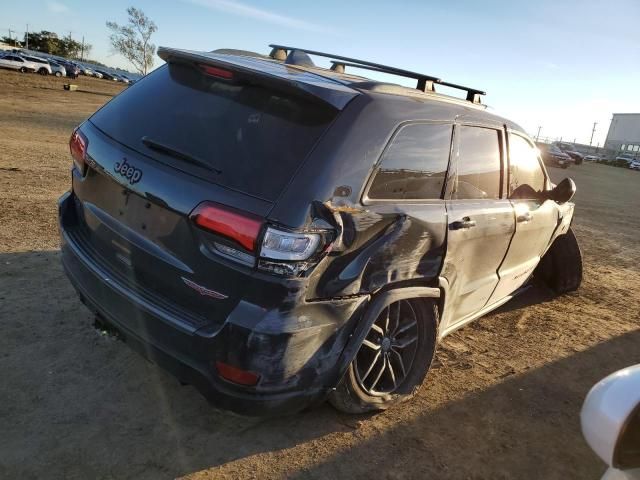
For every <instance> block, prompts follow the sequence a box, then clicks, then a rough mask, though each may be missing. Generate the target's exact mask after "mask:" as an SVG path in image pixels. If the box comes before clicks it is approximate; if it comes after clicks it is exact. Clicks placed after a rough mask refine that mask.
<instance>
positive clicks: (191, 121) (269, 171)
mask: <svg viewBox="0 0 640 480" xmlns="http://www.w3.org/2000/svg"><path fill="white" fill-rule="evenodd" d="M335 115H336V110H334V109H333V108H331V107H329V106H327V105H325V104H321V103H316V102H313V101H311V100H307V99H306V98H302V97H299V96H294V95H291V94H288V93H283V92H281V91H279V90H274V89H272V88H268V87H266V86H264V85H261V84H259V83H247V82H245V83H241V84H240V83H234V82H229V81H225V80H220V79H216V78H215V77H211V76H207V75H204V74H203V73H202V72H201V71H200V70H198V69H196V68H194V67H192V66H189V65H181V64H175V65H171V66H164V67H161V68H159V69H158V70H156V71H155V72H153V73H152V74H150V75H149V76H147V77H145V78H144V79H142V80H141V81H139V82H137V83H136V84H135V85H133V86H131V87H129V88H128V89H127V90H125V91H124V92H123V93H121V94H120V95H118V96H117V97H115V98H114V99H113V100H112V101H111V102H109V103H108V104H107V105H106V106H105V107H103V108H102V109H101V110H99V111H98V112H97V113H96V114H95V115H94V116H93V117H91V122H92V123H93V124H94V125H95V126H96V127H98V128H99V129H100V130H102V131H103V132H104V133H106V134H107V135H109V136H110V137H112V138H114V139H115V140H116V141H118V142H120V143H123V144H125V145H127V146H128V147H130V148H133V149H135V150H138V151H139V152H141V153H144V154H145V155H148V156H150V157H153V158H155V159H156V160H159V161H161V162H163V163H168V164H170V165H171V166H173V167H176V168H178V169H180V170H183V171H187V172H189V173H193V174H196V175H198V176H200V177H203V178H206V179H208V180H210V181H212V182H215V183H217V184H219V185H223V186H226V187H229V188H232V189H234V190H238V191H241V192H244V193H248V194H250V195H253V196H256V197H260V198H264V199H266V200H275V199H276V198H277V197H278V195H279V194H280V192H281V191H282V190H283V189H284V187H285V186H286V185H287V183H288V182H289V181H290V180H291V178H292V176H293V174H294V173H295V171H296V170H297V168H298V167H299V166H300V165H301V164H302V162H303V161H304V159H305V158H306V157H307V155H308V154H309V153H310V151H311V150H312V149H313V147H314V145H315V144H316V142H317V141H318V140H319V138H320V136H321V135H322V134H323V132H324V131H325V130H326V129H327V127H328V126H329V124H330V123H331V121H332V120H333V118H334V117H335ZM142 138H146V139H150V140H152V141H154V142H157V143H159V144H161V145H163V146H166V147H169V148H170V149H171V150H172V151H176V152H179V153H180V154H183V155H182V158H180V155H177V156H176V155H170V154H167V153H166V151H165V152H163V151H158V149H152V148H150V147H149V146H148V144H149V142H147V144H145V143H143V142H142ZM185 157H191V158H193V159H196V161H195V162H189V161H185ZM97 160H98V161H99V159H97ZM198 163H200V165H198ZM207 165H208V166H210V167H211V168H210V169H208V168H203V166H204V167H206V166H207ZM215 170H217V171H219V172H220V173H215Z"/></svg>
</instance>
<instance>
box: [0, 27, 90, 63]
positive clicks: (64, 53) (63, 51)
mask: <svg viewBox="0 0 640 480" xmlns="http://www.w3.org/2000/svg"><path fill="white" fill-rule="evenodd" d="M0 41H2V42H4V43H7V44H9V45H14V46H16V47H19V48H26V47H27V44H28V45H29V50H34V51H37V52H42V53H48V54H50V55H57V56H59V57H66V58H83V59H86V58H87V56H88V55H89V54H90V52H91V49H92V46H91V45H90V44H89V43H81V42H78V41H76V40H74V39H73V38H71V37H70V36H67V37H65V36H60V35H58V34H57V33H55V32H49V31H48V30H41V31H40V32H30V33H29V38H28V41H27V34H26V33H25V35H24V39H23V41H17V40H16V39H14V38H9V37H6V36H5V37H0Z"/></svg>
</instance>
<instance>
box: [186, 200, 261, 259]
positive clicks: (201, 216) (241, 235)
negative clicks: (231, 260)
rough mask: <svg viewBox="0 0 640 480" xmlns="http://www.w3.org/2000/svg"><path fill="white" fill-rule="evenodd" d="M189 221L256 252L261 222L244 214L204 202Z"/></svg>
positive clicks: (258, 218) (257, 218)
mask: <svg viewBox="0 0 640 480" xmlns="http://www.w3.org/2000/svg"><path fill="white" fill-rule="evenodd" d="M191 219H192V220H193V221H194V222H195V224H196V225H198V226H199V227H200V228H204V229H205V230H209V231H210V232H213V233H215V234H217V235H221V236H223V237H226V238H228V239H230V240H233V241H234V242H236V243H238V244H239V245H240V246H242V247H243V248H244V249H245V250H248V251H249V252H252V253H253V252H255V251H256V244H257V241H258V235H259V234H260V229H261V228H262V223H263V220H262V219H261V218H260V217H257V216H255V215H251V214H249V213H246V212H241V211H239V210H236V209H233V208H230V207H225V206H222V205H218V204H215V203H210V202H204V203H201V204H200V205H198V206H197V207H196V208H195V209H194V210H193V212H191Z"/></svg>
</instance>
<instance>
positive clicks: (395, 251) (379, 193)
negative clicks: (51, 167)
mask: <svg viewBox="0 0 640 480" xmlns="http://www.w3.org/2000/svg"><path fill="white" fill-rule="evenodd" d="M272 47H274V48H273V50H272V52H271V54H270V55H269V56H266V55H259V54H255V53H251V52H245V51H238V50H218V51H215V52H210V53H208V52H194V51H185V50H175V49H169V48H161V49H160V50H159V55H160V57H161V58H163V59H164V60H165V61H166V65H164V66H162V67H161V68H159V69H157V70H156V71H154V72H153V73H151V74H150V75H148V76H146V77H145V78H143V79H141V80H140V81H139V82H137V83H136V84H135V85H133V86H132V87H130V88H129V89H127V90H125V91H123V92H122V93H121V94H119V95H118V96H117V97H115V98H114V99H113V100H111V101H110V102H109V103H107V104H106V105H105V106H104V107H103V108H101V109H100V110H99V111H98V112H96V113H95V114H94V115H93V116H92V117H91V118H90V119H89V120H87V121H86V122H84V123H83V124H82V125H81V126H80V127H79V128H78V129H77V130H76V131H75V132H74V133H73V135H72V137H71V141H70V148H71V155H72V157H73V160H74V165H73V168H72V188H71V191H69V192H68V193H66V194H65V195H63V196H62V198H61V199H60V201H59V217H60V218H59V221H60V231H61V237H62V259H63V263H64V267H65V270H66V272H67V275H68V276H69V278H70V280H71V282H72V283H73V285H74V286H75V288H76V289H77V291H78V293H79V295H80V298H81V299H82V301H83V302H84V303H85V304H86V305H87V306H88V307H89V308H90V309H91V310H92V311H94V312H95V313H96V316H97V319H98V321H99V322H102V324H103V325H106V326H109V327H111V328H113V329H115V330H117V331H118V332H119V333H120V334H121V336H122V338H123V339H124V340H125V341H126V342H127V343H129V344H130V345H132V346H133V347H134V348H136V349H137V350H139V351H140V352H141V353H142V354H143V355H145V356H146V357H147V358H149V359H151V360H153V361H154V362H156V363H158V364H160V365H162V366H163V367H165V368H167V369H168V370H170V371H171V372H172V373H173V374H175V375H176V376H177V377H178V378H179V379H180V380H181V381H182V382H185V383H189V384H191V385H194V386H196V387H197V388H198V389H199V390H200V391H201V392H202V393H204V394H205V395H206V396H207V397H208V398H210V399H211V400H212V401H214V403H216V404H217V405H220V406H222V407H223V408H227V409H231V410H235V411H237V412H242V413H245V414H254V415H258V414H272V413H282V412H291V411H296V410H300V409H302V408H304V407H306V406H309V405H311V404H314V403H317V402H320V401H322V400H324V399H325V398H327V397H328V398H329V400H330V401H331V403H332V404H333V405H334V406H336V407H337V408H339V409H341V410H344V411H347V412H363V411H369V410H375V409H384V408H387V407H389V406H391V405H393V404H395V403H398V402H400V401H402V400H405V399H407V398H409V397H410V396H411V395H412V394H413V392H414V391H415V390H416V388H417V387H418V386H419V385H420V383H421V382H422V381H423V379H424V377H425V375H426V373H427V371H428V369H429V366H430V364H431V361H432V359H433V356H434V351H435V348H436V344H437V342H438V341H439V340H440V339H442V338H443V337H444V336H445V335H447V334H449V333H451V332H452V331H454V330H456V329H458V328H460V327H461V326H463V325H465V324H467V323H468V322H470V321H471V320H473V319H475V318H478V317H479V316H481V315H483V314H485V313H487V312H489V311H490V310H493V309H495V308H496V307H498V306H500V305H502V304H504V303H505V302H506V301H508V300H509V299H510V298H512V297H513V296H514V295H515V294H517V293H518V292H519V291H521V290H522V288H523V286H524V285H525V284H526V283H527V282H528V281H529V280H530V279H532V278H533V276H534V272H535V278H538V279H541V280H542V281H545V282H546V283H547V284H548V285H549V286H550V287H552V288H554V289H555V290H556V291H558V292H565V291H569V290H573V289H576V288H577V287H578V286H579V284H580V281H581V276H582V270H581V258H580V250H579V248H578V245H577V243H576V240H575V237H574V236H573V234H572V232H571V229H570V225H571V220H572V216H573V208H574V207H573V204H572V203H569V200H570V199H571V197H572V195H573V192H574V190H575V186H574V185H573V182H572V181H571V180H565V181H563V182H561V183H560V184H559V185H558V186H554V185H552V184H551V182H550V180H549V177H548V175H547V173H546V171H545V168H544V165H543V164H542V162H541V160H540V158H539V157H538V151H537V149H536V148H535V145H534V144H533V142H532V141H531V140H530V139H529V137H528V136H527V135H526V134H525V133H524V131H523V130H522V129H521V128H520V127H519V126H518V125H516V124H514V123H513V122H511V121H509V120H506V119H504V118H501V117H498V116H496V115H494V114H491V113H488V112H487V111H486V110H485V108H484V107H483V105H482V104H481V103H480V96H481V95H482V94H483V92H481V91H479V90H475V89H471V88H466V87H461V86H459V85H454V84H451V83H447V82H443V81H442V80H440V79H438V78H436V77H432V76H428V75H423V74H419V73H414V72H409V71H405V70H400V69H397V68H393V67H386V66H384V65H377V64H374V63H371V62H366V61H362V60H357V59H351V58H346V57H342V56H338V55H331V54H323V53H321V52H313V51H308V50H306V51H305V50H302V49H296V48H290V47H283V46H272ZM309 55H321V56H324V57H329V58H330V59H332V60H333V64H332V65H333V66H332V67H331V68H330V69H325V68H319V67H316V66H315V65H314V64H313V62H312V61H311V59H310V56H309ZM345 68H348V69H351V68H359V69H370V70H374V71H383V72H386V73H391V74H395V75H400V76H404V77H409V78H413V79H415V80H417V84H418V85H417V88H415V89H413V88H406V87H401V86H398V85H393V84H388V83H381V82H377V81H372V80H370V79H368V78H365V77H361V76H355V75H352V74H348V73H345ZM441 86H447V87H450V88H453V89H459V90H462V91H464V92H465V93H466V98H462V99H461V98H456V97H452V96H447V95H443V94H441V93H436V89H438V90H440V87H441ZM541 259H542V261H541Z"/></svg>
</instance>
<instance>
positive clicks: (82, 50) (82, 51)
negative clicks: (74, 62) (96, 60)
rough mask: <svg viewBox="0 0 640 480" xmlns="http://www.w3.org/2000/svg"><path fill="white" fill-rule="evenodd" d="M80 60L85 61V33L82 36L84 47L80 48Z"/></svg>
mask: <svg viewBox="0 0 640 480" xmlns="http://www.w3.org/2000/svg"><path fill="white" fill-rule="evenodd" d="M80 60H81V61H84V35H83V36H82V47H81V48H80Z"/></svg>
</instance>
